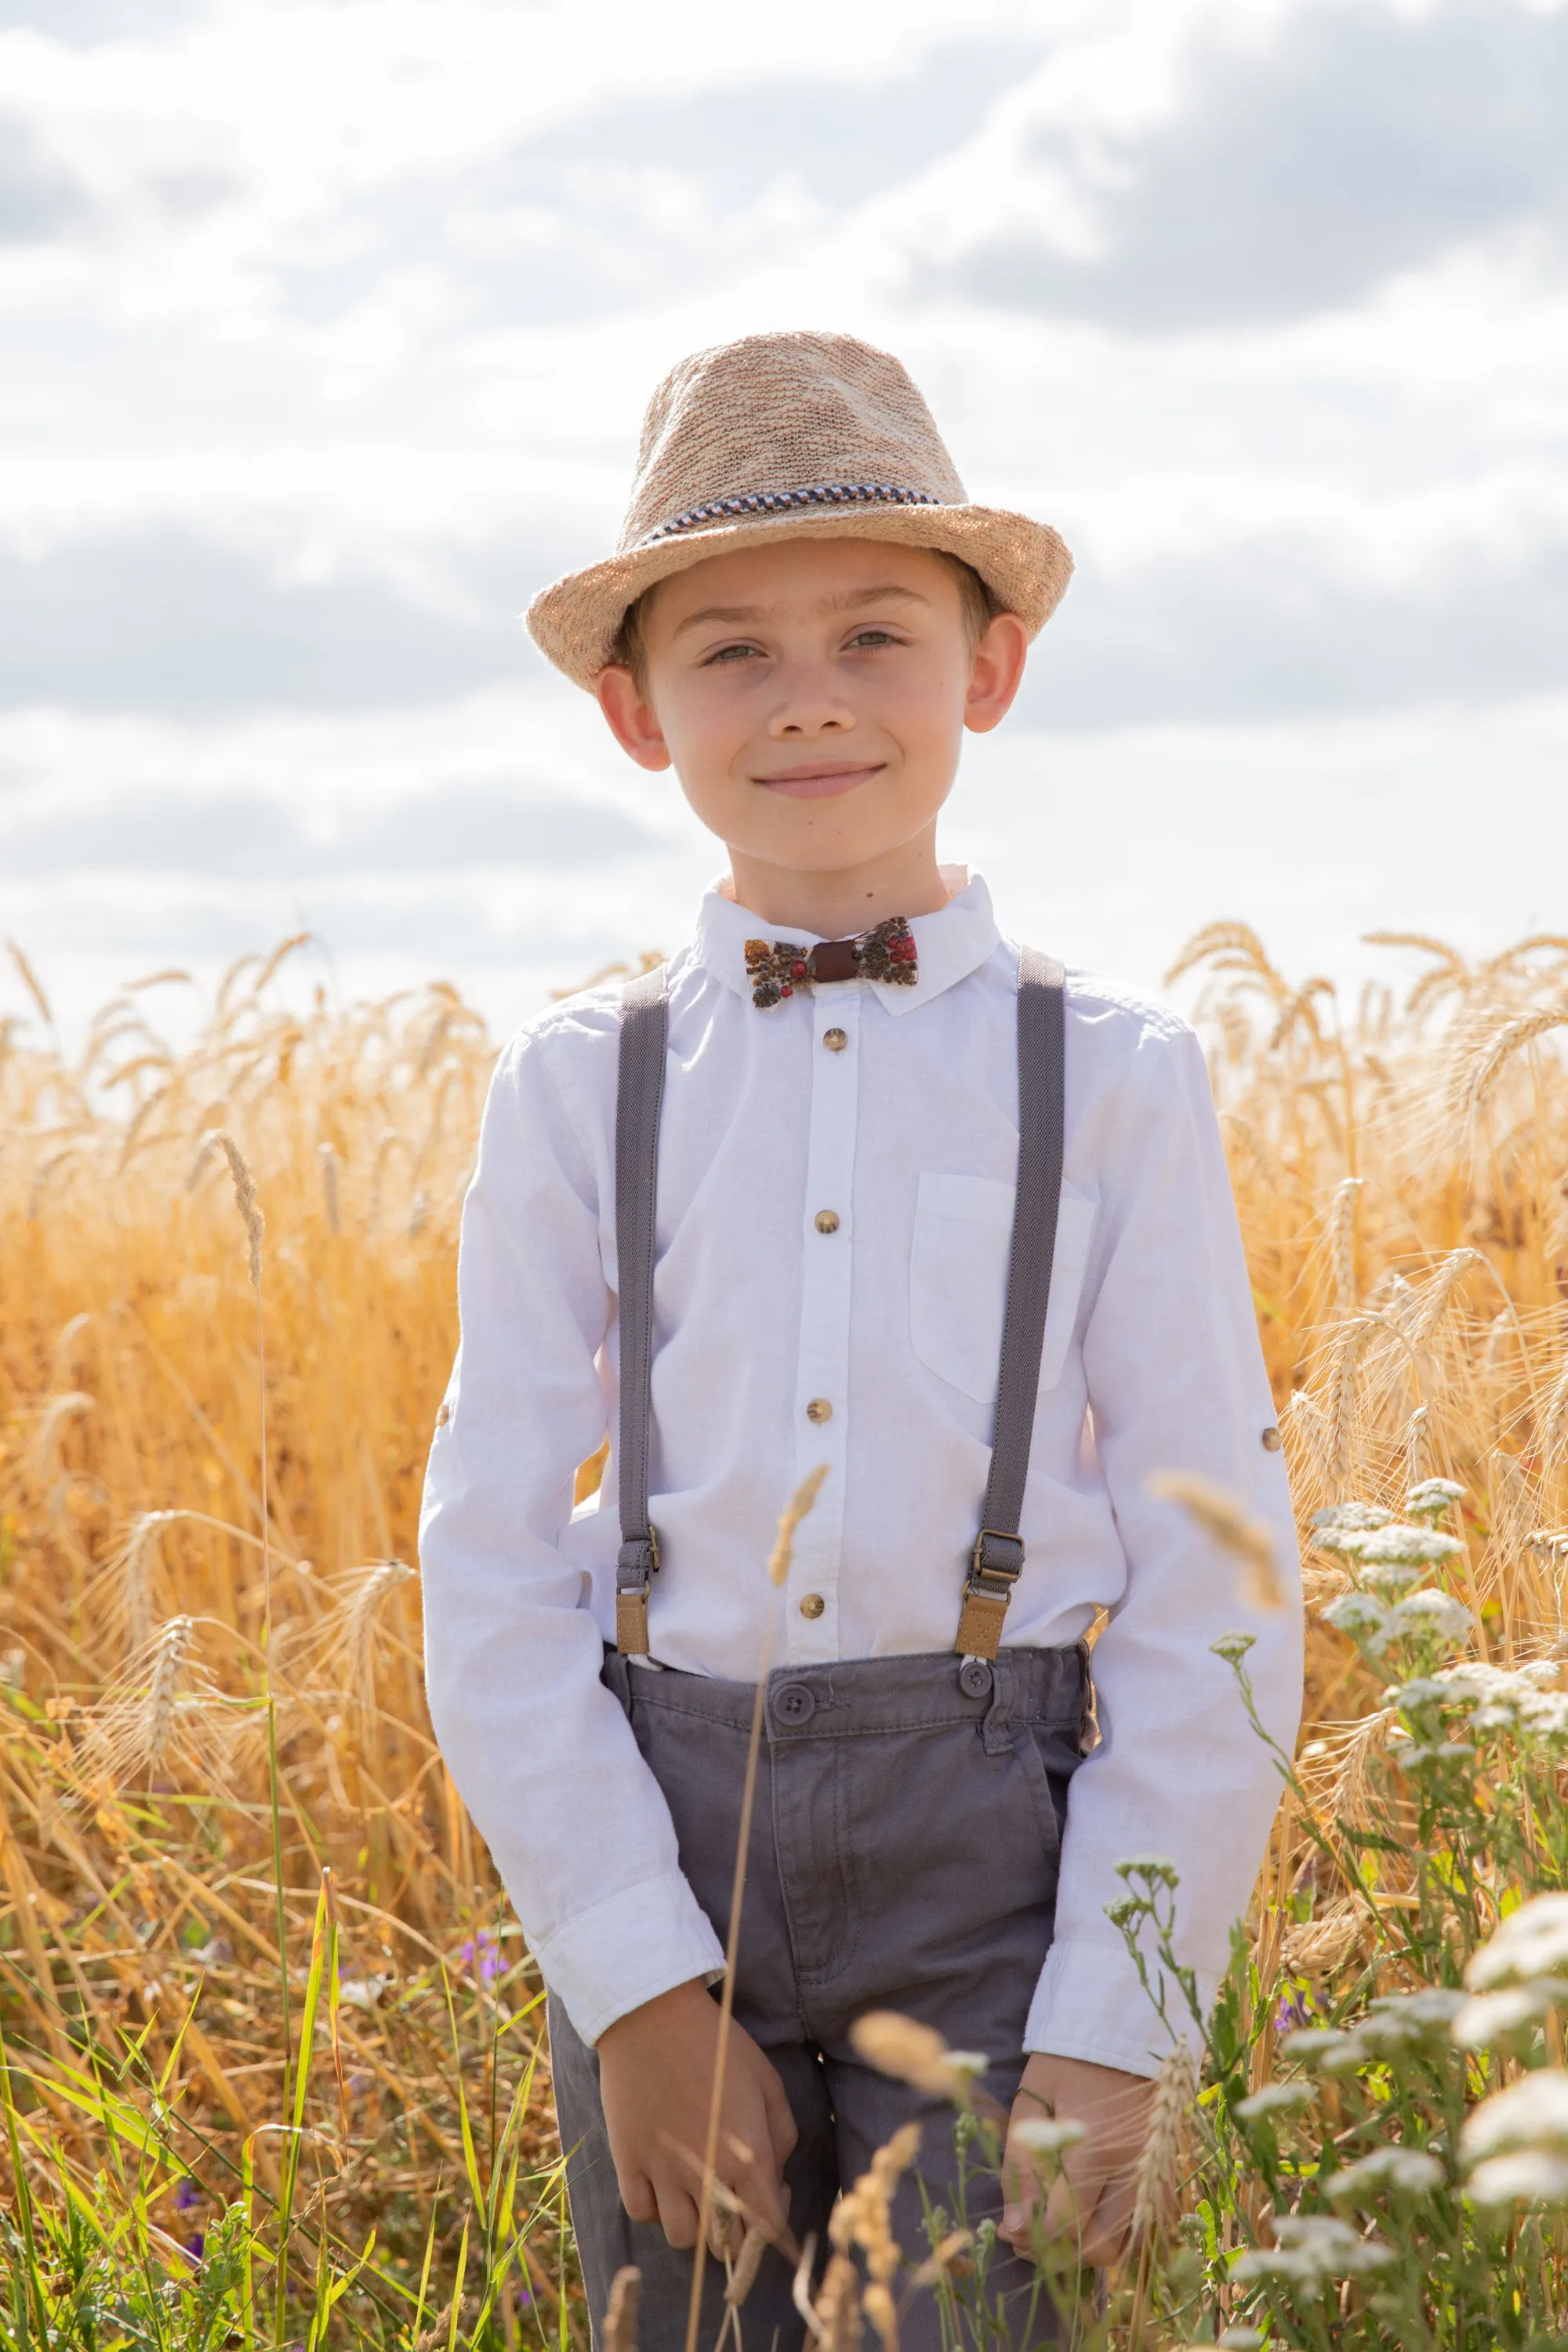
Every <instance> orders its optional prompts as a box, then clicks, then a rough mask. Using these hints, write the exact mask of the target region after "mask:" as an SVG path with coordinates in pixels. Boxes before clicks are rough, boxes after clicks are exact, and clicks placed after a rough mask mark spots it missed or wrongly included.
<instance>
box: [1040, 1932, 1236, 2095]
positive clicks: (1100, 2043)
mask: <svg viewBox="0 0 1568 2352" xmlns="http://www.w3.org/2000/svg"><path fill="white" fill-rule="evenodd" d="M1149 1980H1150V1983H1151V1984H1152V1985H1153V1986H1154V1987H1155V1989H1156V1990H1163V1996H1164V2002H1165V2017H1166V2019H1168V2020H1169V2023H1168V2024H1167V2023H1165V2022H1163V2021H1162V2020H1161V2017H1160V2012H1159V2011H1158V2010H1157V2009H1156V2007H1155V2005H1154V2002H1153V2001H1152V2000H1151V1998H1150V1996H1149V1994H1148V1993H1147V1992H1146V1991H1145V1990H1144V1989H1143V1986H1142V1981H1141V1980H1140V1978H1139V1975H1138V1969H1137V1966H1136V1964H1135V1962H1134V1960H1133V1958H1132V1955H1131V1952H1130V1951H1129V1950H1128V1949H1127V1947H1126V1945H1125V1944H1123V1943H1121V1941H1120V1939H1118V1941H1117V1943H1116V1944H1115V1945H1114V1946H1112V1945H1110V1943H1107V1942H1102V1941H1100V1940H1099V1939H1096V1940H1095V1941H1094V1942H1092V1943H1091V1942H1089V1941H1088V1940H1087V1939H1085V1938H1082V1937H1080V1938H1079V1939H1078V1940H1077V1941H1068V1942H1065V1943H1060V1944H1053V1945H1052V1946H1051V1948H1050V1950H1049V1952H1048V1953H1047V1956H1046V1965H1045V1967H1044V1968H1043V1969H1041V1971H1040V1981H1039V1983H1038V1985H1037V1987H1036V1990H1035V1998H1034V2000H1033V2001H1032V2002H1031V2003H1030V2005H1029V2020H1028V2023H1027V2024H1026V2027H1025V2029H1024V2048H1025V2049H1026V2051H1030V2052H1033V2051H1039V2052H1042V2053H1049V2054H1050V2055H1051V2056H1052V2057H1056V2058H1083V2059H1087V2060H1089V2061H1090V2062H1091V2063H1093V2064H1094V2065H1096V2066H1119V2067H1120V2068H1121V2071H1122V2073H1123V2074H1158V2073H1159V2071H1160V2069H1161V2067H1162V2065H1163V2063H1164V2062H1165V2060H1166V2059H1167V2058H1168V2057H1169V2056H1170V2053H1171V2051H1172V2049H1173V2047H1174V2045H1175V2044H1176V2043H1177V2042H1185V2043H1186V2045H1187V2047H1188V2049H1189V2050H1190V2051H1191V2052H1192V2053H1193V2055H1194V2058H1197V2057H1199V2056H1201V2049H1202V2036H1201V2034H1200V2032H1199V2029H1198V2025H1197V2021H1196V2020H1195V2019H1194V2016H1193V2013H1192V2011H1191V2010H1190V2009H1189V2007H1188V2006H1187V1997H1186V1994H1185V1993H1184V1991H1183V1990H1182V1988H1181V1986H1180V1985H1179V1984H1177V1983H1176V1982H1175V1981H1174V1979H1172V1978H1171V1977H1169V1976H1162V1975H1161V1973H1160V1972H1159V1971H1158V1970H1157V1969H1155V1968H1154V1967H1153V1966H1152V1965H1151V1967H1150V1970H1149ZM1217 1990H1218V1979H1217V1978H1215V1977H1205V1976H1204V1975H1202V1974H1200V1975H1199V1978H1198V1998H1199V2000H1201V2001H1202V2003H1203V2005H1204V2014H1205V2017H1206V2016H1207V2014H1208V2012H1209V2010H1210V2009H1211V2008H1212V2006H1213V2004H1214V1997H1215V1992H1216V1991H1217Z"/></svg>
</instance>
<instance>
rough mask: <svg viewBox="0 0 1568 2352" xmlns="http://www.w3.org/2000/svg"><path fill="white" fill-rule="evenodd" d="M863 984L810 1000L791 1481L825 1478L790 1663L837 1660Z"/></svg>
mask: <svg viewBox="0 0 1568 2352" xmlns="http://www.w3.org/2000/svg"><path fill="white" fill-rule="evenodd" d="M865 1004H866V984H865V983H864V982H861V981H843V982H837V984H836V985H834V986H833V987H830V988H819V989H816V990H814V992H813V993H812V998H811V1004H810V1013H811V1115H810V1132H809V1137H808V1140H807V1147H806V1182H805V1225H804V1230H803V1233H802V1235H801V1255H802V1264H803V1278H802V1281H801V1286H800V1300H801V1305H800V1355H799V1361H798V1365H797V1369H796V1378H795V1428H796V1441H795V1477H796V1480H797V1482H798V1481H799V1480H801V1479H804V1478H805V1477H807V1476H809V1475H810V1473H811V1472H812V1471H813V1470H815V1469H816V1468H817V1467H818V1465H821V1464H824V1463H826V1465H827V1475H826V1478H825V1479H824V1480H823V1482H822V1489H821V1492H820V1493H819V1495H818V1496H817V1498H816V1506H815V1507H814V1509H813V1510H812V1512H811V1515H810V1517H808V1518H806V1519H805V1520H803V1521H802V1523H801V1526H800V1528H798V1530H797V1532H796V1535H795V1554H794V1559H793V1560H792V1562H791V1566H790V1573H789V1581H788V1585H787V1587H786V1590H785V1594H784V1614H785V1626H786V1633H785V1645H786V1651H787V1661H788V1663H789V1664H792V1665H809V1664H814V1663H819V1662H825V1661H828V1660H832V1659H836V1658H837V1656H838V1655H839V1640H838V1579H839V1570H840V1567H841V1564H842V1553H843V1542H844V1507H845V1502H846V1486H847V1467H848V1454H849V1436H850V1432H849V1302H850V1297H851V1290H852V1277H853V1268H854V1255H855V1216H854V1189H855V1129H856V1122H857V1118H858V1107H859V1095H860V1028H861V1020H862V1015H863V1013H864V1011H865Z"/></svg>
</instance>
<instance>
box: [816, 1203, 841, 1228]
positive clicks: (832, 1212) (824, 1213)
mask: <svg viewBox="0 0 1568 2352" xmlns="http://www.w3.org/2000/svg"><path fill="white" fill-rule="evenodd" d="M816 1230H817V1232H818V1233H819V1234H836V1233H837V1231H838V1212H837V1209H818V1211H817V1213H816Z"/></svg>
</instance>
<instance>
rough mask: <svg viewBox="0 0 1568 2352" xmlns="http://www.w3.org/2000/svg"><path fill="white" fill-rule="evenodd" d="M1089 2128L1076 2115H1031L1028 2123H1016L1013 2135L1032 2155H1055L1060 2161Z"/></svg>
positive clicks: (1019, 2144) (1020, 2145)
mask: <svg viewBox="0 0 1568 2352" xmlns="http://www.w3.org/2000/svg"><path fill="white" fill-rule="evenodd" d="M1088 2128H1089V2127H1088V2126H1087V2125H1086V2124H1081V2123H1079V2120H1078V2118H1077V2116H1030V2117H1029V2119H1028V2121H1027V2123H1022V2124H1015V2125H1014V2126H1013V2132H1012V2137H1014V2139H1015V2140H1016V2142H1017V2143H1018V2146H1019V2147H1025V2148H1027V2149H1028V2151H1029V2154H1030V2155H1031V2156H1041V2157H1055V2158H1058V2161H1059V2159H1060V2158H1062V2157H1063V2156H1065V2155H1066V2153H1067V2151H1068V2148H1069V2147H1076V2146H1077V2144H1078V2142H1079V2140H1080V2139H1081V2138H1082V2137H1083V2136H1084V2133H1085V2132H1086V2131H1087V2129H1088Z"/></svg>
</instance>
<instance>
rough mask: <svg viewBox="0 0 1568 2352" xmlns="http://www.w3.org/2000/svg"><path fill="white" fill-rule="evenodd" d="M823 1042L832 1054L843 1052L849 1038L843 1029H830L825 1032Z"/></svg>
mask: <svg viewBox="0 0 1568 2352" xmlns="http://www.w3.org/2000/svg"><path fill="white" fill-rule="evenodd" d="M822 1042H823V1044H824V1045H826V1048H827V1050H828V1052H829V1053H830V1054H842V1052H843V1051H844V1048H845V1046H846V1045H847V1044H848V1043H849V1040H848V1038H847V1036H846V1035H845V1034H844V1032H843V1030H842V1029H828V1030H826V1031H825V1032H824V1034H823V1039H822Z"/></svg>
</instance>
